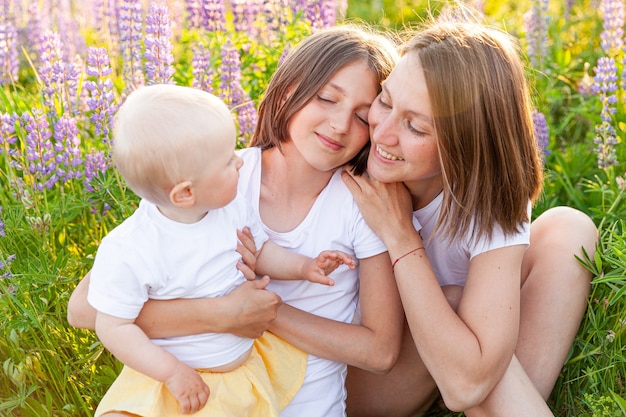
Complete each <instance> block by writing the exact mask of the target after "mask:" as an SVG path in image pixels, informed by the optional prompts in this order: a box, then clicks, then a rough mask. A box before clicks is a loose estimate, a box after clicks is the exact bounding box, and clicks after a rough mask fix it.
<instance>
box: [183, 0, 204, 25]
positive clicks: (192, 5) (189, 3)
mask: <svg viewBox="0 0 626 417" xmlns="http://www.w3.org/2000/svg"><path fill="white" fill-rule="evenodd" d="M185 10H186V11H187V24H188V25H189V28H190V29H194V28H200V27H202V26H201V25H202V11H201V7H200V0H185Z"/></svg>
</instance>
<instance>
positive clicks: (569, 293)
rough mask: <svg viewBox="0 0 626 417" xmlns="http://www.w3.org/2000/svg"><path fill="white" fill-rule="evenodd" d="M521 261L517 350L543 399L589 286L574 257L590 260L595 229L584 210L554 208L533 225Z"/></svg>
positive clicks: (559, 365) (558, 368)
mask: <svg viewBox="0 0 626 417" xmlns="http://www.w3.org/2000/svg"><path fill="white" fill-rule="evenodd" d="M530 235H531V238H530V239H531V243H530V247H529V249H528V252H527V253H526V256H525V257H524V260H523V263H522V293H521V297H522V298H521V319H520V320H521V321H520V334H519V339H518V342H517V348H516V351H515V354H516V356H517V358H518V359H519V361H520V363H521V364H522V367H523V368H524V369H525V370H526V373H527V374H528V376H529V377H530V379H531V380H532V381H533V383H534V384H535V387H537V389H538V390H539V392H540V393H541V395H542V396H543V398H544V399H547V398H548V397H549V396H550V393H551V392H552V389H553V388H554V384H555V382H556V380H557V378H558V376H559V374H560V372H561V368H563V364H564V361H565V358H566V357H567V354H568V352H569V349H570V347H571V345H572V343H573V341H574V338H575V337H576V333H577V332H578V328H579V326H580V322H581V320H582V317H583V314H584V313H585V311H586V309H587V301H588V297H589V291H590V288H591V278H592V277H591V273H590V272H589V271H588V270H586V269H585V268H584V267H583V266H582V265H581V264H580V263H579V262H578V261H577V260H576V259H575V257H574V255H576V256H578V257H579V258H581V259H582V258H583V253H582V250H581V247H584V248H585V250H586V252H587V254H588V255H589V256H590V257H591V259H593V256H594V254H595V249H596V243H597V242H598V231H597V229H596V226H595V225H594V223H593V222H592V220H591V219H590V218H589V217H588V216H587V215H586V214H584V213H582V212H580V211H578V210H575V209H572V208H569V207H556V208H553V209H550V210H548V211H546V212H545V213H543V214H542V215H541V216H539V217H538V218H537V220H535V221H534V222H533V223H532V226H531V234H530Z"/></svg>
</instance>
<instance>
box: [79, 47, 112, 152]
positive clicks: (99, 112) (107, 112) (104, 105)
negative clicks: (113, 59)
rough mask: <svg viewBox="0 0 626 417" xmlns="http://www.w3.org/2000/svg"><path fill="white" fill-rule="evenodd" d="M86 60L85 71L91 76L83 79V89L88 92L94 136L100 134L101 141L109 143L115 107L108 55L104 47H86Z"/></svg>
mask: <svg viewBox="0 0 626 417" xmlns="http://www.w3.org/2000/svg"><path fill="white" fill-rule="evenodd" d="M86 61H87V67H86V69H85V73H86V74H87V75H88V76H89V77H90V78H91V79H89V80H87V81H85V89H86V90H87V91H88V92H89V99H88V100H87V106H88V107H89V110H90V111H91V112H92V113H91V117H90V120H91V122H92V123H93V124H94V133H95V134H96V136H100V135H101V136H102V142H103V143H104V144H105V145H106V144H110V141H111V135H110V133H111V128H112V125H113V115H114V114H115V111H116V110H117V109H116V106H115V104H114V100H115V95H114V93H113V81H111V77H110V75H111V72H112V71H111V67H110V65H109V64H110V59H109V55H108V54H107V52H106V49H104V48H95V47H91V48H88V49H87V58H86Z"/></svg>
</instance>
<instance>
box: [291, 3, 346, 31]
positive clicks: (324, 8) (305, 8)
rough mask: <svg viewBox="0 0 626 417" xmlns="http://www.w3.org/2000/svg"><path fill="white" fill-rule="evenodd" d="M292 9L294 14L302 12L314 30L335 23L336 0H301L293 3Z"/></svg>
mask: <svg viewBox="0 0 626 417" xmlns="http://www.w3.org/2000/svg"><path fill="white" fill-rule="evenodd" d="M291 9H292V12H293V14H294V15H295V14H297V13H300V12H302V14H303V16H304V18H305V19H306V20H307V21H308V22H309V23H310V25H311V29H312V30H313V31H317V30H320V29H323V28H326V27H330V26H333V25H334V24H335V20H336V16H335V2H334V0H300V1H297V2H294V3H292V6H291Z"/></svg>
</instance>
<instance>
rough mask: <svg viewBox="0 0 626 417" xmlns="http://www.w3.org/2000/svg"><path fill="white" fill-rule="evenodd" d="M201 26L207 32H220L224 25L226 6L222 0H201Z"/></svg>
mask: <svg viewBox="0 0 626 417" xmlns="http://www.w3.org/2000/svg"><path fill="white" fill-rule="evenodd" d="M200 3H201V4H200V18H201V23H200V24H201V27H203V28H204V29H206V30H207V31H209V32H220V31H223V30H224V28H225V27H226V6H225V5H224V1H223V0H201V2H200Z"/></svg>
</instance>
